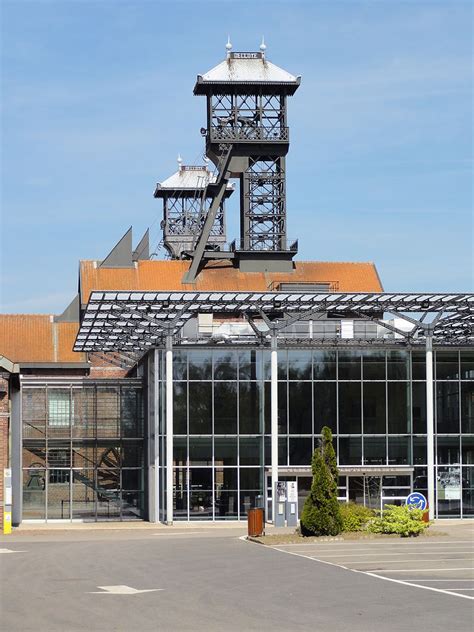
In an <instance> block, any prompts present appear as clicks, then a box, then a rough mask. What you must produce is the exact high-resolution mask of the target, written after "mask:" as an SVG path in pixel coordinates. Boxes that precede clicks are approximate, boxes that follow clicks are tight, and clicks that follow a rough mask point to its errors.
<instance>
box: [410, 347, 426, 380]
mask: <svg viewBox="0 0 474 632" xmlns="http://www.w3.org/2000/svg"><path fill="white" fill-rule="evenodd" d="M411 375H412V379H414V380H426V356H425V353H424V352H423V351H412V352H411Z"/></svg>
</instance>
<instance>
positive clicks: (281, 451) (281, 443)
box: [278, 437, 288, 465]
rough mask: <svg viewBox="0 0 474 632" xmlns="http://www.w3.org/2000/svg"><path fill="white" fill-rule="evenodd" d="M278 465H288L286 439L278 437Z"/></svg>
mask: <svg viewBox="0 0 474 632" xmlns="http://www.w3.org/2000/svg"><path fill="white" fill-rule="evenodd" d="M278 465H288V438H287V437H278Z"/></svg>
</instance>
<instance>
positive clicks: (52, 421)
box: [22, 380, 144, 521]
mask: <svg viewBox="0 0 474 632" xmlns="http://www.w3.org/2000/svg"><path fill="white" fill-rule="evenodd" d="M22 424H23V428H22V431H23V432H22V434H23V449H22V468H23V519H24V520H28V519H30V520H31V519H36V520H71V519H72V520H74V519H81V520H90V521H96V520H134V519H139V518H143V515H144V450H143V448H144V442H143V436H144V434H143V432H144V428H143V424H144V418H143V406H142V390H141V386H139V385H137V384H135V385H132V384H127V383H126V381H125V380H124V381H123V382H122V383H121V384H117V383H114V384H100V383H99V384H98V383H90V382H89V383H85V382H82V383H80V384H77V383H74V384H71V385H66V386H56V385H53V384H50V385H46V384H42V385H41V386H40V385H34V386H33V385H24V386H23V387H22Z"/></svg>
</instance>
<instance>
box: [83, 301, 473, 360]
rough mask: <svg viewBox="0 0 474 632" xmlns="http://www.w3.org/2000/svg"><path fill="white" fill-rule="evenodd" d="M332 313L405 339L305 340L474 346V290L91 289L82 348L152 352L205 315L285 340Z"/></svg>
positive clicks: (372, 343) (306, 342) (307, 341)
mask: <svg viewBox="0 0 474 632" xmlns="http://www.w3.org/2000/svg"><path fill="white" fill-rule="evenodd" d="M328 312H330V313H331V315H332V316H337V315H338V314H340V315H341V319H344V318H353V317H354V315H355V316H356V317H359V318H360V319H363V320H371V321H374V322H375V323H377V324H378V325H380V326H382V327H385V328H386V329H387V330H389V331H392V332H394V333H396V334H398V335H399V336H400V339H399V340H395V341H394V340H393V339H391V340H383V339H377V340H366V339H359V340H357V339H354V340H352V341H350V342H347V343H346V342H343V341H341V340H335V339H334V338H333V337H332V338H331V337H329V338H328V339H320V338H319V339H315V340H308V339H307V338H304V339H302V340H304V343H305V344H317V345H319V344H368V345H371V346H373V345H387V344H391V345H393V344H394V343H395V344H405V345H407V344H408V345H418V344H423V343H424V339H425V335H426V333H429V334H430V335H432V336H433V340H434V342H435V344H437V345H462V346H466V345H474V295H473V294H434V293H426V294H421V293H396V294H390V293H332V294H327V293H325V294H318V293H294V294H290V293H284V292H122V291H117V292H93V293H92V294H91V296H90V299H89V302H88V305H87V308H86V310H85V313H84V317H83V320H82V323H81V327H80V330H79V332H78V335H77V338H76V343H75V347H74V349H75V350H76V351H96V350H97V351H104V352H106V351H112V350H117V351H123V350H124V351H127V350H131V351H137V352H141V353H145V352H146V350H147V349H149V348H151V347H155V346H160V345H162V344H163V342H164V339H165V337H166V335H173V336H176V335H177V334H178V333H179V331H180V330H181V328H182V327H183V325H184V324H185V323H186V322H187V321H188V320H189V319H190V318H192V317H196V316H197V315H198V314H200V313H215V314H235V315H236V317H241V316H247V317H250V318H251V319H255V318H257V319H258V318H260V319H262V318H263V319H264V320H266V321H267V325H269V334H270V332H271V331H273V333H274V334H275V335H278V336H281V337H284V329H285V327H288V326H289V325H290V324H292V323H295V322H297V321H298V320H306V319H310V318H313V317H316V318H318V319H320V318H324V317H325V315H326V314H327V313H328ZM383 313H388V314H390V315H393V316H396V317H397V318H402V319H404V320H405V321H406V322H408V323H411V324H412V325H413V329H412V330H411V331H405V330H403V329H401V328H399V327H396V326H394V325H392V324H390V323H387V322H386V321H383V320H382V319H381V314H383ZM348 314H351V315H352V316H348ZM275 315H276V316H275ZM429 317H431V319H430V320H428V319H429ZM415 328H416V329H415ZM290 338H291V336H289V338H288V339H290ZM236 342H238V340H236Z"/></svg>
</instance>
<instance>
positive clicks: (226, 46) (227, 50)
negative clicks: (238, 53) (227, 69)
mask: <svg viewBox="0 0 474 632" xmlns="http://www.w3.org/2000/svg"><path fill="white" fill-rule="evenodd" d="M225 49H226V53H227V59H228V58H229V57H230V51H231V50H232V42H231V41H230V35H228V36H227V44H226V45H225Z"/></svg>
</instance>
